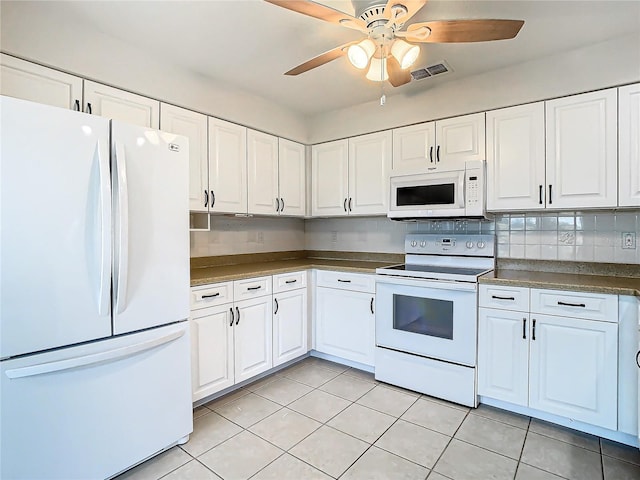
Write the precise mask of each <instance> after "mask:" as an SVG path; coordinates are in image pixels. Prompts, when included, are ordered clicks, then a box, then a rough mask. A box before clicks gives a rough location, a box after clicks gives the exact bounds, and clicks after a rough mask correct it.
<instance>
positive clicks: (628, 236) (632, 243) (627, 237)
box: [622, 232, 636, 249]
mask: <svg viewBox="0 0 640 480" xmlns="http://www.w3.org/2000/svg"><path fill="white" fill-rule="evenodd" d="M622 248H630V249H635V248H636V233H635V232H622Z"/></svg>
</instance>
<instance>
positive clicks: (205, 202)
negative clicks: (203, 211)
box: [204, 190, 209, 207]
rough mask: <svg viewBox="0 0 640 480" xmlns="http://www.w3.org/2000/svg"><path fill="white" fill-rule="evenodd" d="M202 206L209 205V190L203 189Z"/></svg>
mask: <svg viewBox="0 0 640 480" xmlns="http://www.w3.org/2000/svg"><path fill="white" fill-rule="evenodd" d="M204 206H205V207H208V206H209V192H207V191H206V190H205V191H204Z"/></svg>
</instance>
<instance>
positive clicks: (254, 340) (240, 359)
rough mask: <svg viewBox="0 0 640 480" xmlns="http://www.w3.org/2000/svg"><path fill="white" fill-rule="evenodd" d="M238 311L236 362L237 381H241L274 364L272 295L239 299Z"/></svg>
mask: <svg viewBox="0 0 640 480" xmlns="http://www.w3.org/2000/svg"><path fill="white" fill-rule="evenodd" d="M235 312H236V321H235V323H234V325H233V329H234V337H233V338H234V347H235V353H234V358H235V361H234V364H235V378H236V383H240V382H242V381H244V380H246V379H248V378H251V377H254V376H255V375H258V374H259V373H262V372H265V371H267V370H269V369H270V368H271V367H272V365H273V360H272V354H271V347H272V345H271V342H272V330H271V326H272V305H271V295H268V296H265V297H260V298H254V299H250V300H243V301H241V302H237V303H236V304H235Z"/></svg>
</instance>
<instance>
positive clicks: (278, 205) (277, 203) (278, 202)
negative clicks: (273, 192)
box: [276, 197, 280, 213]
mask: <svg viewBox="0 0 640 480" xmlns="http://www.w3.org/2000/svg"><path fill="white" fill-rule="evenodd" d="M279 211H280V199H279V198H278V197H276V213H278V212H279Z"/></svg>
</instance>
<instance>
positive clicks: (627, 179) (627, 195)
mask: <svg viewBox="0 0 640 480" xmlns="http://www.w3.org/2000/svg"><path fill="white" fill-rule="evenodd" d="M618 95H619V99H618V100H619V106H618V135H619V136H618V141H619V150H618V154H619V155H620V159H619V161H620V163H619V167H620V172H619V180H618V195H619V198H618V205H620V206H621V207H638V206H640V83H636V84H634V85H627V86H626V87H621V88H619V89H618Z"/></svg>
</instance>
